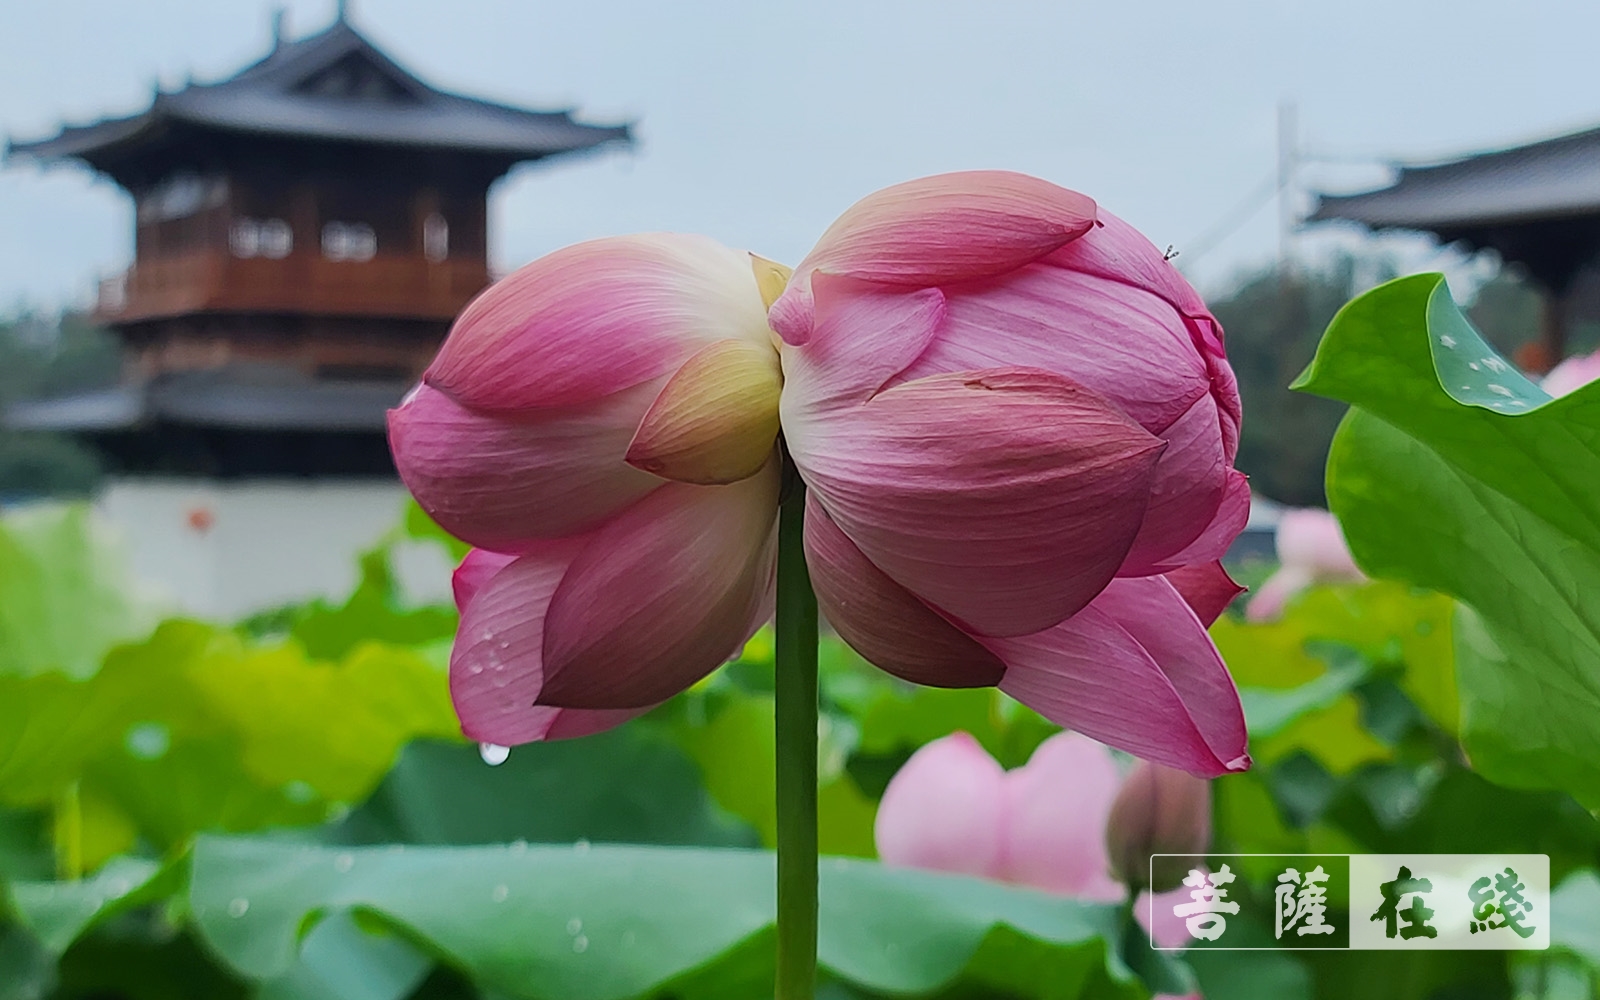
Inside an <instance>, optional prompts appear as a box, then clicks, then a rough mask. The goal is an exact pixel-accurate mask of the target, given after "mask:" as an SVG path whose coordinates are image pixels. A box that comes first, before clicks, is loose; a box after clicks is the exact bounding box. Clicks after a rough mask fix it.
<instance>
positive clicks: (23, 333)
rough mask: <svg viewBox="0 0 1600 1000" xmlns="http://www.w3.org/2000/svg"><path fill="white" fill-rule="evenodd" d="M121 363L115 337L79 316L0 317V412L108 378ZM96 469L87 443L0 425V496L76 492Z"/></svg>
mask: <svg viewBox="0 0 1600 1000" xmlns="http://www.w3.org/2000/svg"><path fill="white" fill-rule="evenodd" d="M121 364H122V356H121V351H120V348H119V347H118V345H117V342H116V338H114V337H113V336H112V335H111V334H109V333H108V332H106V331H105V330H103V329H101V328H100V327H97V326H95V325H93V324H92V323H90V322H89V320H88V319H87V318H86V317H83V316H79V315H75V314H72V313H66V314H63V315H62V316H60V317H58V318H56V319H45V318H42V317H38V316H32V315H28V314H24V315H21V316H18V317H16V318H14V319H12V320H9V321H4V320H0V412H3V411H4V409H5V408H6V407H7V406H10V405H11V404H13V403H16V402H20V401H22V400H28V399H38V398H41V397H45V396H53V395H59V394H63V393H69V392H77V391H81V390H84V389H93V388H98V387H101V386H107V385H111V384H113V383H115V382H116V380H117V375H118V372H119V371H120V368H121ZM100 474H101V465H100V459H99V457H98V456H97V455H96V454H95V452H94V451H93V449H91V448H89V447H87V446H85V445H83V444H81V443H80V442H77V441H74V440H73V439H72V438H70V437H67V436H65V435H60V434H39V433H27V432H19V431H10V430H6V429H5V428H4V426H0V500H4V499H10V498H18V497H39V496H82V495H85V494H87V493H89V492H91V491H93V489H94V488H95V486H96V485H97V484H98V483H99V481H100Z"/></svg>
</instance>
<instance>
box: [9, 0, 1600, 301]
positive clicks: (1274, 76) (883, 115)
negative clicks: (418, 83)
mask: <svg viewBox="0 0 1600 1000" xmlns="http://www.w3.org/2000/svg"><path fill="white" fill-rule="evenodd" d="M287 8H288V11H289V14H288V19H289V29H290V34H291V35H292V36H294V37H299V36H300V35H303V34H307V33H310V32H312V31H317V30H321V29H322V28H324V27H325V26H326V25H327V24H328V23H329V22H330V21H331V20H332V18H333V3H332V0H295V2H292V3H289V4H288V5H287ZM271 9H272V5H271V3H270V2H269V0H139V2H137V3H129V2H126V0H52V2H50V3H38V2H27V0H0V39H3V40H4V46H5V48H4V54H3V58H0V132H3V133H4V134H5V135H6V136H8V137H12V138H16V139H21V140H26V139H35V138H40V137H42V136H45V135H49V134H53V133H54V131H55V130H56V129H57V128H58V127H59V125H60V124H61V123H62V122H81V121H87V120H92V119H95V118H97V117H100V116H102V115H107V114H128V113H132V112H136V111H139V110H142V109H143V108H144V107H146V106H147V105H148V104H149V101H150V97H151V94H152V90H153V87H154V86H155V84H156V83H157V82H158V81H159V82H160V83H161V84H162V85H163V86H165V87H167V88H169V89H171V88H175V87H177V86H180V85H181V84H182V83H183V81H184V80H185V78H186V77H188V76H190V75H191V74H192V76H193V78H194V79H196V80H200V81H209V80H214V79H218V78H221V77H225V76H228V75H230V74H232V73H233V72H234V71H235V70H237V69H239V68H240V67H241V66H243V65H244V64H246V63H248V62H250V61H252V60H254V59H256V58H259V57H260V56H261V55H262V54H263V53H264V52H265V50H266V49H267V47H268V45H269V21H270V12H271ZM352 21H353V22H354V23H355V25H356V26H357V27H358V28H359V29H360V30H361V31H363V32H364V33H366V34H367V36H368V37H369V38H371V39H372V40H373V41H374V42H376V43H377V44H378V45H379V47H381V48H383V49H385V50H386V51H387V52H388V53H389V54H390V55H392V56H394V57H395V58H396V59H398V60H399V61H400V62H401V63H402V64H404V65H406V66H407V67H409V68H410V69H412V71H413V72H415V73H417V74H418V75H419V76H421V77H422V78H423V79H425V80H427V81H428V82H430V83H432V84H434V85H436V86H439V87H444V88H447V89H453V90H458V91H462V92H465V93H469V94H473V95H477V96H483V97H488V98H493V99H496V100H500V101H505V102H509V103H514V104H518V105H523V106H528V107H534V108H541V107H574V108H576V109H578V110H579V111H580V112H581V114H582V115H583V117H586V118H587V119H589V120H592V121H598V122H606V121H613V120H617V119H620V118H629V119H637V120H638V122H639V127H638V136H639V144H638V148H637V149H636V150H635V151H633V152H631V153H628V152H624V153H611V154H607V155H605V156H603V157H600V158H588V159H584V158H579V159H575V160H571V161H566V162H563V161H559V160H558V161H555V162H553V163H551V164H549V165H543V166H536V167H525V168H522V169H520V170H518V171H517V172H515V173H513V174H512V175H511V177H510V178H509V179H508V180H507V181H503V182H502V183H501V184H500V185H499V186H498V187H497V188H496V190H495V192H494V194H493V200H492V203H491V212H492V227H493V231H492V250H491V252H492V256H493V259H494V263H495V264H496V265H497V266H499V267H510V266H514V265H516V264H519V263H522V262H524V261H527V260H529V259H532V258H533V257H536V256H538V255H539V254H541V253H544V252H546V251H548V250H551V249H554V248H556V247H559V246H562V245H564V244H567V243H571V242H574V241H576V240H580V239H585V238H589V237H593V236H598V235H603V234H607V233H622V232H630V231H638V230H650V229H671V230H689V231H699V232H705V233H709V234H711V235H712V236H715V237H717V238H719V239H721V240H723V241H724V242H726V243H729V244H732V245H735V246H741V247H746V248H749V249H752V250H756V251H758V252H760V253H763V254H765V255H767V256H770V257H775V258H778V259H782V260H787V261H789V262H790V263H793V262H795V261H797V260H798V259H799V258H800V257H801V256H803V255H804V253H805V251H806V249H807V248H808V247H809V246H810V244H811V242H812V241H813V240H814V239H815V238H816V236H817V235H818V234H819V233H820V232H821V231H822V230H823V229H824V228H825V227H826V226H827V224H828V223H829V222H830V221H831V220H832V219H833V218H834V217H835V216H836V215H837V214H838V213H839V212H840V211H842V210H843V209H844V208H846V207H847V206H848V205H849V204H850V203H851V202H852V201H854V200H855V199H856V198H858V197H860V196H861V195H863V194H866V193H868V192H870V191H872V190H874V189H876V188H878V187H882V186H884V185H887V184H891V183H894V182H896V181H900V180H905V179H908V178H911V177H915V176H920V175H923V174H930V173H936V172H940V171H945V170H955V169H963V168H972V167H1004V168H1009V169H1014V170H1022V171H1027V172H1029V173H1034V174H1038V175H1040V176H1042V177H1046V178H1049V179H1050V180H1053V181H1055V182H1057V183H1060V184H1063V185H1065V186H1068V187H1071V188H1075V189H1077V190H1080V191H1083V192H1085V193H1087V194H1089V195H1091V196H1093V197H1094V198H1095V199H1096V200H1098V201H1099V202H1100V204H1101V205H1102V206H1104V207H1105V208H1107V209H1109V210H1110V211H1112V212H1115V213H1117V214H1119V215H1122V216H1124V217H1125V218H1127V219H1129V220H1130V221H1132V222H1133V223H1134V224H1135V225H1137V226H1138V227H1139V228H1141V229H1142V230H1144V231H1145V232H1146V233H1147V234H1148V235H1149V236H1150V238H1151V239H1152V240H1154V241H1155V242H1156V243H1157V244H1158V245H1162V246H1165V245H1167V244H1169V243H1170V244H1174V245H1175V246H1176V247H1177V249H1178V250H1179V251H1180V254H1184V253H1185V251H1187V253H1186V255H1185V256H1180V258H1179V263H1180V264H1181V265H1183V266H1184V267H1185V268H1186V269H1187V270H1188V271H1189V273H1190V274H1191V276H1192V277H1193V278H1194V279H1195V280H1196V281H1197V283H1198V284H1200V286H1201V288H1202V289H1203V290H1206V291H1210V292H1215V291H1217V290H1219V289H1221V288H1223V287H1226V284H1227V279H1228V278H1229V277H1230V276H1231V275H1232V274H1234V273H1236V272H1237V271H1238V270H1239V269H1241V268H1244V267H1249V266H1252V265H1256V264H1260V263H1264V262H1268V261H1270V260H1271V259H1272V256H1273V254H1274V252H1275V248H1276V243H1277V233H1278V217H1277V212H1276V210H1275V207H1274V206H1273V205H1271V204H1267V205H1264V206H1263V207H1262V209H1261V210H1260V211H1259V212H1257V213H1256V214H1255V215H1254V216H1253V217H1251V218H1250V219H1249V220H1248V221H1246V222H1245V223H1244V224H1243V225H1241V226H1239V227H1238V228H1236V229H1234V230H1233V231H1232V233H1231V235H1230V236H1228V237H1227V238H1226V239H1224V240H1222V241H1220V242H1216V241H1215V240H1210V239H1206V238H1205V237H1206V236H1207V235H1208V234H1215V233H1217V232H1218V231H1219V227H1220V228H1221V229H1228V228H1230V227H1227V226H1225V225H1223V223H1224V222H1225V220H1227V218H1228V217H1229V216H1230V213H1232V212H1233V211H1234V210H1235V209H1236V208H1237V207H1238V206H1239V205H1240V204H1241V203H1243V202H1246V201H1248V199H1249V196H1250V195H1251V193H1252V192H1253V191H1259V190H1260V189H1261V185H1262V184H1263V183H1264V182H1269V179H1270V178H1271V176H1272V174H1273V170H1274V164H1275V158H1276V146H1277V138H1276V131H1277V123H1276V118H1277V108H1278V106H1279V104H1280V102H1283V101H1292V102H1294V104H1295V105H1296V106H1297V109H1298V117H1299V122H1300V129H1301V144H1302V146H1303V147H1304V148H1305V150H1306V152H1307V153H1308V154H1311V155H1312V156H1314V157H1316V158H1317V159H1315V160H1313V161H1311V162H1308V163H1307V164H1306V165H1305V167H1304V169H1303V170H1302V172H1301V174H1300V177H1301V180H1302V182H1303V183H1304V184H1305V185H1307V186H1308V187H1310V188H1316V187H1319V186H1321V187H1324V188H1328V189H1337V190H1352V189H1358V188H1362V187H1365V186H1370V185H1372V184H1374V183H1382V182H1383V181H1384V179H1385V177H1386V174H1385V172H1384V170H1383V169H1381V167H1380V166H1379V164H1380V163H1381V162H1382V160H1383V159H1385V158H1388V157H1396V156H1399V157H1406V158H1414V159H1426V158H1429V157H1436V156H1439V155H1442V154H1447V153H1453V152H1460V151H1471V150H1476V149H1483V148H1492V147H1495V146H1498V145H1506V144H1511V143H1515V142H1520V141H1524V140H1528V139H1534V138H1541V137H1544V136H1548V135H1553V134H1558V133H1561V132H1563V131H1569V130H1573V129H1577V128H1582V127H1586V126H1589V125H1593V124H1600V83H1597V81H1596V77H1595V72H1594V45H1595V39H1596V38H1600V4H1594V3H1592V2H1590V3H1581V2H1570V3H1568V2H1555V0H1538V2H1534V3H1519V4H1513V3H1487V2H1472V0H1454V2H1449V3H1425V2H1421V0H1339V2H1331V0H1322V2H1293V0H1278V2H1246V0H1138V2H1134V0H1125V2H1115V0H1108V2H1099V3H1087V2H1070V0H1016V2H1006V0H985V2H970V3H956V2H946V0H921V2H888V0H813V2H810V3H769V2H765V0H726V2H725V0H676V2H670V3H669V2H661V3H652V2H647V0H571V2H554V0H522V2H513V0H451V2H449V3H444V2H441V0H431V2H429V0H352ZM1323 157H1334V158H1337V159H1341V160H1346V161H1350V162H1345V163H1329V162H1323V161H1322V159H1321V158H1323ZM132 226H133V223H132V207H131V203H130V202H129V200H128V199H127V198H126V196H124V195H123V194H122V193H121V192H120V191H119V190H118V189H117V188H116V187H115V186H114V185H112V184H110V183H109V182H108V181H105V180H103V179H96V178H94V177H93V176H92V175H91V174H90V173H89V172H88V171H87V170H83V169H70V168H57V169H53V170H49V171H40V170H38V169H36V168H34V167H32V166H24V165H10V166H9V168H8V169H3V170H0V313H6V312H10V311H11V310H12V309H14V308H16V307H17V306H18V305H24V304H27V305H33V306H35V307H45V308H50V307H54V306H57V305H60V304H64V303H67V302H70V301H73V300H74V299H77V300H84V299H85V297H86V296H87V294H88V292H89V290H90V288H91V287H92V284H93V280H94V278H95V277H96V276H98V275H103V274H110V273H114V272H115V271H118V270H120V269H121V268H123V267H125V266H126V265H127V263H128V261H129V259H130V257H131V255H132ZM1338 238H1339V237H1334V236H1329V235H1327V234H1326V233H1323V234H1318V235H1313V236H1310V237H1302V238H1300V240H1299V241H1298V243H1299V245H1300V247H1301V249H1302V251H1303V252H1306V253H1315V252H1316V250H1317V248H1318V247H1319V246H1324V245H1326V244H1327V243H1328V242H1329V241H1330V240H1335V239H1338ZM1406 263H1407V264H1408V265H1411V266H1427V265H1428V264H1429V261H1428V259H1427V257H1426V255H1424V254H1420V253H1417V252H1410V253H1409V255H1408V256H1407V257H1406Z"/></svg>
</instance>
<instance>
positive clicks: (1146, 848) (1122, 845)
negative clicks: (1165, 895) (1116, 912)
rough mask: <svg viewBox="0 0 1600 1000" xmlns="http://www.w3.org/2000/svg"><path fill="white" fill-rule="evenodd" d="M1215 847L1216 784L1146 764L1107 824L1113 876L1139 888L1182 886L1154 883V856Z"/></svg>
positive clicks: (1135, 774)
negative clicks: (1213, 797) (1213, 812)
mask: <svg viewBox="0 0 1600 1000" xmlns="http://www.w3.org/2000/svg"><path fill="white" fill-rule="evenodd" d="M1210 846H1211V783H1210V782H1208V781H1206V780H1205V779H1203V778H1196V777H1194V776H1193V775H1191V774H1187V773H1185V772H1183V771H1178V770H1174V769H1173V768H1170V767H1162V766H1161V765H1160V764H1151V763H1149V762H1147V761H1140V762H1139V764H1138V766H1136V767H1135V768H1134V769H1133V772H1132V773H1131V774H1129V775H1128V780H1127V781H1125V782H1123V785H1122V789H1121V790H1120V791H1119V792H1118V793H1117V797H1116V800H1115V801H1113V802H1112V804H1111V818H1110V819H1109V820H1107V822H1106V852H1107V854H1108V855H1109V856H1110V859H1111V873H1112V874H1113V875H1114V876H1116V877H1117V879H1118V880H1120V881H1122V882H1124V883H1126V884H1127V885H1128V886H1129V887H1131V888H1133V889H1135V890H1137V889H1143V888H1149V889H1152V890H1154V891H1156V892H1164V891H1166V890H1168V889H1172V888H1174V887H1176V886H1177V884H1178V883H1176V882H1172V883H1171V884H1160V882H1158V883H1157V884H1156V885H1149V884H1148V883H1149V881H1150V855H1152V854H1204V853H1205V852H1206V850H1207V849H1208V848H1210Z"/></svg>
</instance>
